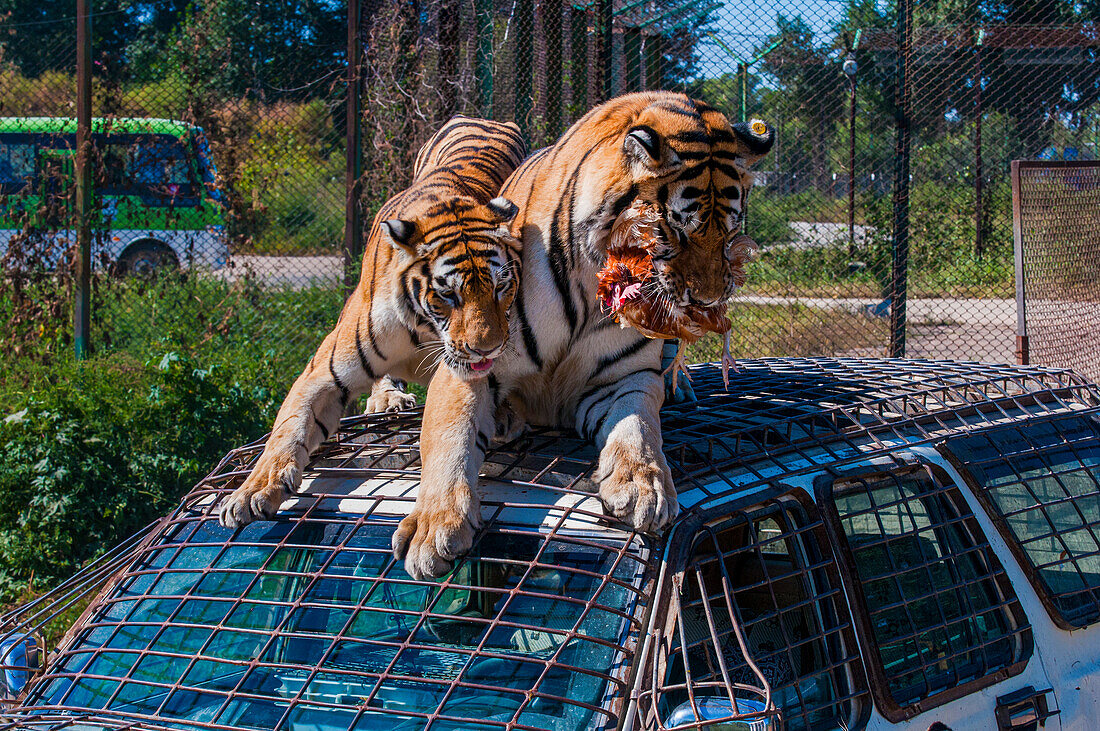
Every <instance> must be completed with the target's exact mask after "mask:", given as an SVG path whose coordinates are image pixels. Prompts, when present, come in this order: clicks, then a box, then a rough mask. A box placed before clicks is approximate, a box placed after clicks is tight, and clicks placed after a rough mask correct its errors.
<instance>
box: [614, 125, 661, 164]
mask: <svg viewBox="0 0 1100 731" xmlns="http://www.w3.org/2000/svg"><path fill="white" fill-rule="evenodd" d="M623 152H624V153H626V156H627V157H628V158H630V159H631V160H634V161H636V162H640V163H642V164H643V165H645V166H646V167H651V168H658V167H661V136H660V135H658V134H657V132H656V131H654V129H653V128H652V127H647V126H645V125H639V126H637V127H634V128H632V129H631V130H630V131H629V132H627V133H626V139H625V140H623Z"/></svg>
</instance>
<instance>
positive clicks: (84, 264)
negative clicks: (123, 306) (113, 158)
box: [73, 0, 95, 359]
mask: <svg viewBox="0 0 1100 731" xmlns="http://www.w3.org/2000/svg"><path fill="white" fill-rule="evenodd" d="M94 157H95V150H94V148H93V143H92V16H91V13H89V11H88V0H77V1H76V169H75V172H76V267H75V271H74V272H73V346H74V349H75V351H76V357H77V359H84V358H87V357H88V356H89V355H90V354H91V349H92V341H91V327H92V325H91V323H92V319H91V311H92V283H91V276H92V216H93V215H94V211H93V200H92V166H93V164H94Z"/></svg>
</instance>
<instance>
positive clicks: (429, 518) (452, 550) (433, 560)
mask: <svg viewBox="0 0 1100 731" xmlns="http://www.w3.org/2000/svg"><path fill="white" fill-rule="evenodd" d="M470 497H473V495H472V493H470ZM459 502H462V501H459ZM466 502H467V506H466V507H467V509H465V510H462V509H459V508H457V507H455V506H454V505H453V504H449V505H447V506H446V507H442V506H441V507H428V508H421V507H416V508H413V511H412V512H411V513H410V514H409V515H408V516H407V517H406V518H405V519H404V520H402V521H401V523H400V524H399V525H398V526H397V530H396V531H395V532H394V534H393V541H392V544H393V555H394V556H395V557H396V558H397V559H398V560H399V561H400V560H404V561H405V571H406V572H407V573H408V574H409V576H411V577H413V578H414V579H417V580H426V579H438V578H439V577H440V576H444V575H445V574H446V573H447V572H448V571H450V570H451V569H452V568H453V567H454V561H455V560H456V559H458V558H460V557H462V556H463V555H465V554H466V552H467V551H469V550H470V546H471V545H473V541H474V534H475V533H476V532H477V529H478V528H479V527H480V524H481V506H480V502H479V501H478V500H477V498H476V497H473V501H472V505H471V504H469V501H468V500H467V501H466ZM448 503H450V501H448Z"/></svg>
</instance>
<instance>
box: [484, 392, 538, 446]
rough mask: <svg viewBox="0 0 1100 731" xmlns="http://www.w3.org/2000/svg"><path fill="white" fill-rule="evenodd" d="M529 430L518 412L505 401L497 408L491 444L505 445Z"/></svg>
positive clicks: (525, 421) (529, 427) (529, 426)
mask: <svg viewBox="0 0 1100 731" xmlns="http://www.w3.org/2000/svg"><path fill="white" fill-rule="evenodd" d="M530 430H531V425H530V424H528V423H527V420H526V419H524V418H523V417H522V416H520V414H519V412H518V411H516V409H515V407H514V406H513V405H512V404H511V402H509V401H508V400H507V399H505V400H504V401H503V402H502V403H501V404H500V406H498V407H497V412H496V418H495V430H494V432H493V443H495V444H507V443H508V442H510V441H512V440H514V439H518V438H519V437H521V436H523V435H524V434H525V433H527V432H528V431H530Z"/></svg>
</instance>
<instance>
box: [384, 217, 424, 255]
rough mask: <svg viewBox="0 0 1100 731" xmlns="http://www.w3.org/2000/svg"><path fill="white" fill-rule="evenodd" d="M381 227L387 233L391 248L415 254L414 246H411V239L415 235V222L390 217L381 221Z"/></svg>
mask: <svg viewBox="0 0 1100 731" xmlns="http://www.w3.org/2000/svg"><path fill="white" fill-rule="evenodd" d="M382 228H383V229H384V230H385V231H386V233H387V234H389V237H390V243H392V244H393V248H395V249H401V250H402V251H405V252H406V253H408V254H412V255H414V256H415V255H416V248H415V247H414V246H413V239H414V238H415V237H416V224H415V223H413V222H412V221H402V220H401V219H400V218H391V219H390V220H388V221H383V222H382Z"/></svg>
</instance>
